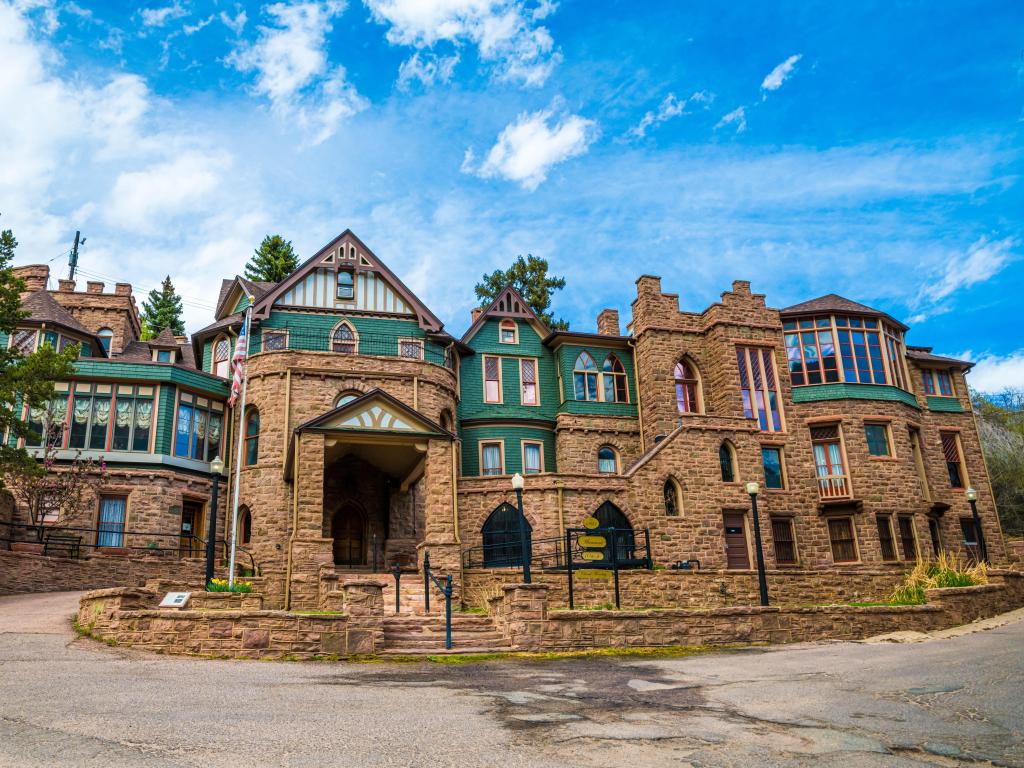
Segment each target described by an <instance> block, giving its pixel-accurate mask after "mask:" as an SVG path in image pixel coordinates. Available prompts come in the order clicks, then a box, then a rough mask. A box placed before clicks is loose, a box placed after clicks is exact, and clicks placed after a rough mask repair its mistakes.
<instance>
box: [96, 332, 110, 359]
mask: <svg viewBox="0 0 1024 768" xmlns="http://www.w3.org/2000/svg"><path fill="white" fill-rule="evenodd" d="M96 335H97V336H99V337H100V344H101V345H102V346H103V351H104V352H105V353H106V354H107V356H108V357H109V356H110V342H111V341H112V340H113V338H114V332H113V331H112V330H111V329H110V328H100V329H99V330H98V331H96Z"/></svg>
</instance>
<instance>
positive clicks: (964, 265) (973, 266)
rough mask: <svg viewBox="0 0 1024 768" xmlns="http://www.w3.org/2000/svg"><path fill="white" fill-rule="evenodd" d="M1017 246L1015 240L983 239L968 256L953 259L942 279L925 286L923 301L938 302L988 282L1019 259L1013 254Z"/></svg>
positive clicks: (957, 255)
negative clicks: (964, 289)
mask: <svg viewBox="0 0 1024 768" xmlns="http://www.w3.org/2000/svg"><path fill="white" fill-rule="evenodd" d="M1017 244H1018V243H1017V241H1016V240H1015V239H1014V238H1012V237H1006V238H1003V239H1002V240H995V241H992V240H989V238H987V237H981V238H979V239H978V240H976V241H975V242H974V243H972V244H971V246H970V247H969V248H968V249H967V251H966V252H965V253H956V254H953V255H952V256H950V258H949V260H948V261H947V262H946V265H945V267H944V268H943V270H942V274H941V276H939V277H938V278H937V279H936V280H935V281H934V282H932V283H930V284H929V285H927V286H925V287H924V289H923V290H922V292H921V295H922V298H923V299H924V300H925V301H927V302H930V303H938V302H940V301H942V300H943V299H946V298H948V297H949V296H951V295H952V294H953V293H955V292H956V291H959V290H960V289H962V288H970V287H971V286H972V285H977V284H978V283H982V282H985V281H986V280H988V279H989V278H991V277H993V276H994V275H996V274H997V273H998V272H1000V271H1001V270H1002V269H1003V267H1005V266H1006V265H1007V264H1009V263H1010V261H1012V260H1013V259H1015V258H1017V254H1016V253H1014V251H1013V249H1014V248H1015V247H1016V246H1017Z"/></svg>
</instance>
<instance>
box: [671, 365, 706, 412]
mask: <svg viewBox="0 0 1024 768" xmlns="http://www.w3.org/2000/svg"><path fill="white" fill-rule="evenodd" d="M673 377H674V378H675V382H676V408H678V409H679V412H680V413H697V412H698V411H699V410H700V403H699V401H698V400H697V375H696V374H695V373H694V370H693V366H691V365H690V363H688V362H687V361H686V360H680V361H679V362H678V363H676V367H675V369H674V370H673Z"/></svg>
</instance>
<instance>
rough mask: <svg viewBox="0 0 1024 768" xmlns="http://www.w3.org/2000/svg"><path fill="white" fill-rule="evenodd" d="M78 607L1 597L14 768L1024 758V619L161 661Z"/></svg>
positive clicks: (4, 691)
mask: <svg viewBox="0 0 1024 768" xmlns="http://www.w3.org/2000/svg"><path fill="white" fill-rule="evenodd" d="M75 602H76V600H75V596H74V595H71V594H67V593H65V594H57V595H26V596H18V597H3V598H0V766H140V765H145V766H158V767H159V766H192V765H202V766H279V765H280V766H403V767H405V766H424V767H425V768H426V767H428V766H429V767H430V768H440V767H442V766H460V768H467V767H470V766H487V767H488V768H491V767H492V766H493V767H495V768H498V767H502V766H531V767H536V768H548V767H549V766H551V767H552V768H553V767H554V766H558V768H566V767H567V766H600V767H601V768H604V767H608V768H611V767H612V766H615V768H621V767H622V766H628V768H640V767H641V766H659V767H660V766H687V765H694V766H749V765H757V766H775V765H779V766H782V765H786V766H794V765H795V766H803V765H807V766H810V765H814V766H840V765H841V766H912V765H943V766H948V765H989V764H995V765H1013V766H1024V732H1022V731H1024V697H1022V691H1024V686H1022V684H1024V621H1020V620H1017V621H1013V622H1010V623H1006V622H1005V620H1004V623H1003V624H1002V626H996V627H995V628H992V629H989V630H987V631H978V632H973V633H971V634H965V635H962V636H954V637H945V638H940V639H929V640H927V641H926V642H916V643H911V644H894V643H831V644H817V645H803V646H788V647H785V648H781V649H772V650H766V649H751V650H745V651H739V652H729V653H714V654H707V655H702V656H695V657H690V658H681V659H661V660H637V659H631V660H623V659H619V660H611V659H588V660H580V659H575V660H574V659H567V660H559V661H546V662H537V661H522V660H512V661H503V662H488V663H484V664H468V665H463V666H457V667H453V666H442V665H437V664H431V663H429V662H423V663H415V664H358V665H356V664H351V665H350V664H300V663H273V662H226V661H204V660H196V659H185V658H164V657H155V656H148V655H144V654H141V653H136V652H132V651H125V650H121V649H112V648H108V647H107V646H105V645H102V644H99V643H96V642H94V641H90V640H77V639H75V638H74V636H73V635H72V634H71V632H70V630H69V625H68V617H69V616H70V615H71V613H72V611H73V608H74V605H75ZM993 623H995V624H998V623H999V622H993Z"/></svg>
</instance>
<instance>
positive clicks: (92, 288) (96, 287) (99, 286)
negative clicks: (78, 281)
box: [85, 280, 103, 293]
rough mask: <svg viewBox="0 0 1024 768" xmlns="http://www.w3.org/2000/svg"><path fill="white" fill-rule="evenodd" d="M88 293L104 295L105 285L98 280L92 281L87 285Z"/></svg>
mask: <svg viewBox="0 0 1024 768" xmlns="http://www.w3.org/2000/svg"><path fill="white" fill-rule="evenodd" d="M85 290H86V291H87V292H88V293H103V283H101V282H100V281H98V280H90V281H89V282H87V283H86V284H85Z"/></svg>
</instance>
